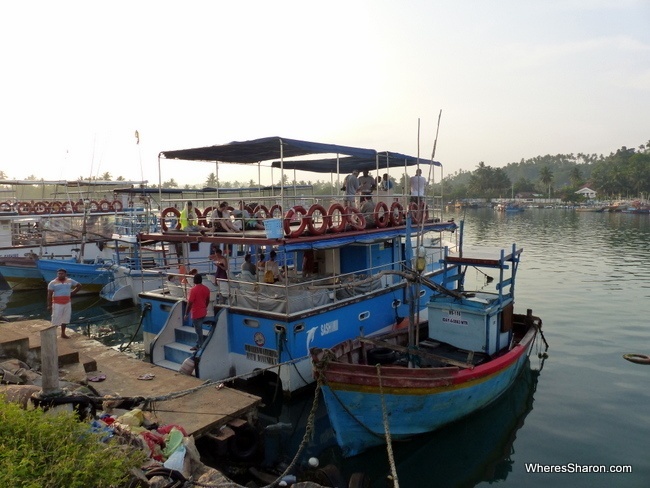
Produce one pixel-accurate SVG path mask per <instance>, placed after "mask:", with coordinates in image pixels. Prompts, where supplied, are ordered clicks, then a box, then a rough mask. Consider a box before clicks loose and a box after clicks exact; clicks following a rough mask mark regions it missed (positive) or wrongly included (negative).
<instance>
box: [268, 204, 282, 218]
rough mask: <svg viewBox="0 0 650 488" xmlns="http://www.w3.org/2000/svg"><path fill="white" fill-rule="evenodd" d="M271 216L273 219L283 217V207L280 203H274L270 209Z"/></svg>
mask: <svg viewBox="0 0 650 488" xmlns="http://www.w3.org/2000/svg"><path fill="white" fill-rule="evenodd" d="M269 217H271V218H272V219H279V218H282V207H281V206H280V205H273V206H272V207H271V209H270V210H269Z"/></svg>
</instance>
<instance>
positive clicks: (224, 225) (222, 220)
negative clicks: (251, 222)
mask: <svg viewBox="0 0 650 488" xmlns="http://www.w3.org/2000/svg"><path fill="white" fill-rule="evenodd" d="M231 216H232V214H231V213H230V209H229V208H228V202H221V203H220V204H219V208H216V209H214V212H212V216H211V217H210V218H211V220H212V222H213V224H214V229H215V230H222V231H224V232H240V229H238V228H237V227H236V226H235V224H234V223H233V221H232V218H231Z"/></svg>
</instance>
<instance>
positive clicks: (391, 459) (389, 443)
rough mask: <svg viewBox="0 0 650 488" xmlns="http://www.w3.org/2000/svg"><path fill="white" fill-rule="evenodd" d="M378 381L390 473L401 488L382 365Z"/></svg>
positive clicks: (378, 370)
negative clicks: (394, 454) (382, 379)
mask: <svg viewBox="0 0 650 488" xmlns="http://www.w3.org/2000/svg"><path fill="white" fill-rule="evenodd" d="M376 368H377V380H378V381H379V395H380V397H381V414H382V418H383V421H384V432H385V434H386V450H387V451H388V462H389V463H390V472H391V475H392V477H393V486H394V488H399V480H398V479H397V468H396V467H395V458H394V457H393V443H392V441H391V438H390V428H389V425H388V413H387V412H386V400H385V398H384V387H383V385H382V382H381V365H379V364H377V365H376Z"/></svg>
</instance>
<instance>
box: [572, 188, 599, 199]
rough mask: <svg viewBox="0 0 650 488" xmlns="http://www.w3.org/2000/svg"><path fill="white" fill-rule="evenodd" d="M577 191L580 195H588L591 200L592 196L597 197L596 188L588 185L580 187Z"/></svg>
mask: <svg viewBox="0 0 650 488" xmlns="http://www.w3.org/2000/svg"><path fill="white" fill-rule="evenodd" d="M576 193H577V194H578V195H582V196H584V197H587V198H589V199H590V200H591V199H592V198H596V192H595V191H594V190H592V189H591V188H589V187H587V186H583V187H582V188H580V189H579V190H578V191H577V192H576Z"/></svg>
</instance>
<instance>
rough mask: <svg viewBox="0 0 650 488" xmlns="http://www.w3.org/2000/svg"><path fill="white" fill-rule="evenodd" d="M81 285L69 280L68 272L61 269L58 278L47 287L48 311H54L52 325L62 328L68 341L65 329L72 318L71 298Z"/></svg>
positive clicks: (62, 335) (63, 334)
mask: <svg viewBox="0 0 650 488" xmlns="http://www.w3.org/2000/svg"><path fill="white" fill-rule="evenodd" d="M80 288H81V283H79V282H78V281H75V280H73V279H72V278H68V272H67V271H66V270H65V269H63V268H61V269H59V270H57V272H56V278H54V279H53V280H52V281H50V282H49V284H48V285H47V309H48V310H51V311H52V325H60V326H61V337H62V338H63V339H67V338H68V336H67V335H66V333H65V327H66V325H68V324H69V323H70V318H71V317H72V301H71V300H70V298H71V297H73V296H74V295H76V294H77V292H78V291H79V289H80Z"/></svg>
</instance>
